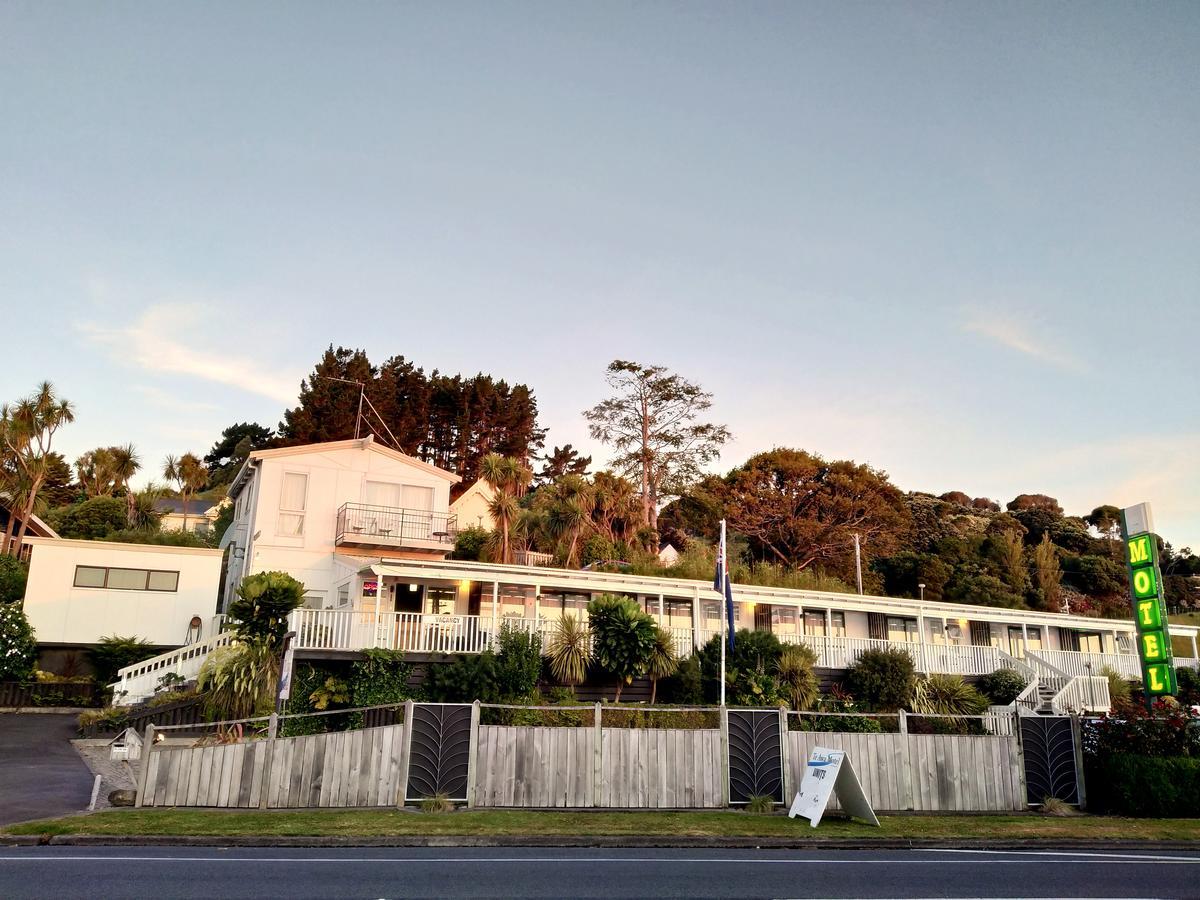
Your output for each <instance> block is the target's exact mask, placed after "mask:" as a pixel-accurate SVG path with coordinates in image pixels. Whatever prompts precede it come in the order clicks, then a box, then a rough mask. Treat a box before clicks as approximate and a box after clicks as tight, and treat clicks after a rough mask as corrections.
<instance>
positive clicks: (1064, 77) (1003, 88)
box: [0, 0, 1200, 549]
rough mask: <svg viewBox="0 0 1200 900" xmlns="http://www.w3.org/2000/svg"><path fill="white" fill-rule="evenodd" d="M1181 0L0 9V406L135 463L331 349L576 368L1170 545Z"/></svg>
mask: <svg viewBox="0 0 1200 900" xmlns="http://www.w3.org/2000/svg"><path fill="white" fill-rule="evenodd" d="M1198 58H1200V5H1197V4H1195V3H1192V2H1174V3H1172V2H1156V3H1143V4H1130V3H1099V2H1093V3H1086V4H1084V3H1071V4H1067V3H1058V4H1046V3H1021V2H1007V3H1002V4H983V3H975V2H963V3H932V2H930V3H915V4H913V3H907V4H906V3H875V4H868V3H855V2H850V3H832V2H814V3H764V2H758V3H723V4H709V3H701V2H686V3H633V4H627V3H621V2H616V0H611V2H604V3H586V2H575V3H569V4H563V3H510V2H489V3H480V4H470V3H424V4H409V3H369V2H357V3H349V4H340V3H339V4H331V3H324V4H319V3H303V2H286V3H240V2H239V3H230V2H226V3H220V2H214V3H191V4H187V3H178V2H167V3H158V4H146V3H105V4H95V3H82V2H76V3H72V2H61V3H53V4H50V3H40V2H23V0H7V2H5V3H3V4H0V211H2V213H3V216H2V218H0V223H2V224H0V308H2V312H0V323H2V325H0V333H3V335H4V345H5V354H4V356H5V365H4V366H3V367H2V368H0V398H3V399H9V400H12V399H16V398H18V397H20V396H22V395H24V394H27V393H29V392H30V391H31V390H32V389H33V388H34V386H35V385H36V384H37V383H38V382H40V381H41V380H43V379H46V378H48V379H50V380H51V381H53V382H54V384H55V385H56V386H57V388H58V390H59V391H60V392H61V394H62V395H64V396H66V397H68V398H69V399H70V400H71V401H72V402H73V403H74V404H75V406H76V408H77V411H78V417H77V420H76V422H75V424H73V425H71V426H69V428H67V429H65V430H64V431H63V432H61V434H60V437H59V438H58V440H57V441H56V445H57V449H60V450H61V451H62V452H63V453H64V454H66V456H67V458H68V460H73V459H74V458H75V457H76V456H77V455H78V454H79V453H81V452H83V451H84V450H86V449H89V448H91V447H94V446H97V445H103V444H113V443H125V442H128V441H132V442H133V443H134V444H135V445H136V446H137V448H138V450H139V452H140V453H141V455H142V457H143V458H144V460H145V462H146V470H147V473H148V474H156V473H157V470H159V469H160V467H161V465H162V462H161V461H162V458H163V457H164V456H165V455H166V454H167V453H175V454H179V453H181V452H184V451H188V450H191V451H195V452H198V453H203V452H205V451H207V449H208V448H209V447H210V446H211V445H212V444H213V443H214V441H215V440H216V439H217V437H218V435H219V433H220V430H221V429H222V428H223V427H224V426H226V425H228V424H230V423H232V422H238V421H259V422H262V423H264V424H271V425H274V424H276V423H278V421H279V420H280V418H281V415H282V412H283V410H284V408H285V407H286V406H288V405H290V404H292V403H294V400H295V396H296V393H297V390H298V387H299V383H300V380H301V379H302V378H303V377H304V376H305V375H306V374H307V373H308V372H309V371H310V370H311V369H312V367H313V365H314V364H315V362H316V361H317V359H318V358H319V356H320V354H321V352H322V351H323V350H324V349H325V348H326V347H327V346H328V345H330V344H333V345H345V346H351V347H362V348H364V349H365V350H367V352H368V354H369V355H370V357H371V358H372V359H373V360H375V361H382V360H383V359H385V358H387V357H388V356H391V355H393V354H403V355H404V356H406V357H407V358H409V359H411V360H413V361H414V362H416V363H417V364H419V365H422V366H424V367H425V368H426V369H427V370H428V369H432V368H438V369H440V370H442V371H450V372H459V371H461V372H464V373H474V372H476V371H484V372H488V373H491V374H493V375H495V376H497V377H503V378H506V379H508V380H509V381H519V382H525V383H527V384H529V385H530V386H531V387H533V388H534V390H535V392H536V395H537V397H538V401H539V406H540V409H541V424H542V425H544V426H545V427H547V428H548V429H549V435H548V445H552V444H559V445H561V444H565V443H572V444H574V445H575V446H577V447H584V448H586V449H588V450H589V451H591V452H594V453H595V455H596V458H597V461H598V462H602V461H603V460H604V459H605V458H606V452H605V450H604V448H602V447H598V446H596V445H595V444H594V443H593V442H591V441H590V440H589V438H588V435H587V428H586V422H585V421H584V419H583V416H582V410H583V409H585V408H586V407H589V406H591V405H593V404H594V403H596V402H597V401H599V400H600V399H602V398H603V397H604V396H605V384H604V378H603V376H604V368H605V366H606V365H607V364H608V362H609V361H611V360H612V359H614V358H624V359H634V360H637V361H641V362H646V363H656V364H660V365H664V366H667V367H669V368H671V369H672V370H675V371H678V372H679V373H681V374H683V375H684V376H686V377H688V378H690V379H692V380H694V381H698V382H699V383H701V384H702V385H703V386H704V387H705V388H706V389H708V390H710V391H712V393H713V395H714V401H713V407H712V410H711V415H712V418H713V420H715V421H719V422H724V423H726V424H727V425H728V426H729V428H730V429H731V431H732V432H733V433H734V435H735V440H734V441H733V442H732V443H730V444H729V445H728V446H727V447H726V448H725V451H724V453H723V454H722V458H721V460H720V462H719V464H718V465H717V468H718V469H720V470H725V469H728V468H731V467H733V466H735V465H738V464H740V463H741V462H743V461H745V459H746V458H747V457H749V456H750V455H751V454H753V453H755V452H758V451H761V450H765V449H770V448H771V447H775V446H790V447H801V448H804V449H807V450H810V451H813V452H816V453H820V454H822V455H825V456H828V457H833V458H850V459H854V460H857V461H860V462H868V463H870V464H871V465H873V466H876V467H878V468H881V469H883V470H886V471H887V472H888V473H889V475H890V476H891V477H892V479H893V480H894V481H895V482H896V483H897V484H898V485H899V486H900V487H902V488H904V489H911V490H924V491H930V492H934V493H941V492H944V491H949V490H961V491H965V492H966V493H968V494H970V495H971V496H988V497H992V498H995V499H997V500H999V501H1000V502H1002V503H1003V502H1006V501H1007V500H1009V499H1011V498H1012V497H1013V496H1015V495H1016V494H1018V493H1025V492H1030V493H1032V492H1038V493H1046V494H1050V495H1052V496H1054V497H1057V498H1058V499H1059V500H1060V501H1061V503H1062V504H1063V506H1064V507H1065V508H1066V510H1067V512H1068V513H1071V514H1077V515H1082V514H1086V513H1087V512H1088V511H1090V510H1091V509H1092V508H1093V507H1094V506H1096V505H1099V504H1101V503H1113V504H1116V505H1129V504H1132V503H1136V502H1141V501H1145V500H1148V501H1150V502H1151V503H1152V504H1153V506H1154V510H1155V515H1156V520H1157V527H1158V531H1159V532H1160V533H1161V534H1163V535H1164V536H1165V537H1166V538H1167V539H1168V540H1170V541H1171V542H1172V543H1173V544H1175V546H1177V547H1179V546H1188V545H1190V546H1192V547H1195V548H1197V549H1200V471H1198V469H1200V411H1198V405H1197V402H1196V398H1197V394H1198V391H1200V362H1198V361H1197V338H1198V336H1200V296H1198V287H1200V166H1197V164H1196V163H1197V159H1198V156H1197V153H1198V152H1200V65H1197V59H1198Z"/></svg>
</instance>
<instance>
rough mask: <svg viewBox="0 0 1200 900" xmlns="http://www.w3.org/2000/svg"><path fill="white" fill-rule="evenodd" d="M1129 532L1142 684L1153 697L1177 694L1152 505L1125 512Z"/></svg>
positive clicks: (1127, 557) (1127, 542)
mask: <svg viewBox="0 0 1200 900" xmlns="http://www.w3.org/2000/svg"><path fill="white" fill-rule="evenodd" d="M1121 519H1122V524H1123V529H1124V532H1125V561H1126V562H1127V563H1128V565H1129V589H1130V592H1131V593H1132V594H1133V619H1134V622H1135V623H1136V624H1137V642H1138V657H1139V658H1140V659H1141V662H1142V683H1143V684H1144V685H1145V688H1146V693H1147V694H1148V695H1150V696H1153V697H1159V696H1163V695H1167V694H1174V693H1175V692H1176V691H1177V690H1178V686H1177V684H1176V681H1175V659H1174V656H1173V654H1172V653H1171V632H1170V630H1169V628H1168V626H1167V604H1166V600H1165V599H1164V597H1163V588H1162V571H1161V570H1160V569H1159V567H1158V539H1157V538H1156V537H1155V536H1154V520H1153V519H1152V517H1151V515H1150V504H1149V503H1139V504H1138V505H1137V506H1131V507H1128V508H1127V509H1123V510H1121Z"/></svg>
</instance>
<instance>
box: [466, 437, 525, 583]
mask: <svg viewBox="0 0 1200 900" xmlns="http://www.w3.org/2000/svg"><path fill="white" fill-rule="evenodd" d="M479 473H480V477H482V478H483V480H484V481H486V482H487V483H488V484H489V485H490V486H491V488H492V499H491V500H489V501H488V512H489V513H491V516H492V521H493V522H495V524H496V527H495V532H494V533H496V534H498V535H499V537H498V544H499V546H498V547H497V548H496V549H497V550H498V551H499V557H500V559H499V561H500V562H502V563H508V562H512V540H511V532H512V529H513V525H514V522H515V521H516V519H517V517H518V515H519V514H520V508H521V507H520V503H519V502H518V501H517V498H518V497H519V496H520V494H521V493H522V492H523V491H524V489H525V487H527V486H528V485H529V482H530V481H531V480H532V479H533V473H532V472H531V471H530V470H529V469H527V468H526V467H525V466H523V465H521V463H520V462H519V461H518V460H516V459H513V458H512V457H511V456H501V455H500V454H499V453H489V454H488V455H487V456H485V457H484V458H483V459H482V461H481V462H480V465H479ZM493 555H495V554H493Z"/></svg>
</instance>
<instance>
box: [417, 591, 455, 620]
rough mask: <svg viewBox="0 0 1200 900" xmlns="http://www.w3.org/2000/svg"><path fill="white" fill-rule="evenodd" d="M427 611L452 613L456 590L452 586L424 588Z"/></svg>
mask: <svg viewBox="0 0 1200 900" xmlns="http://www.w3.org/2000/svg"><path fill="white" fill-rule="evenodd" d="M425 599H426V601H427V602H428V605H429V612H430V613H431V614H433V615H438V616H440V615H453V614H454V605H455V601H456V600H457V599H458V592H457V591H456V590H455V589H454V588H440V587H430V588H426V589H425Z"/></svg>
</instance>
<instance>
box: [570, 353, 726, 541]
mask: <svg viewBox="0 0 1200 900" xmlns="http://www.w3.org/2000/svg"><path fill="white" fill-rule="evenodd" d="M607 381H608V385H609V387H611V388H612V389H613V390H614V391H615V392H616V393H615V394H614V395H613V396H612V397H610V398H608V399H607V400H604V401H602V402H600V403H598V404H596V405H595V406H593V407H592V408H591V409H589V410H585V411H584V416H585V417H586V418H587V420H588V423H589V431H590V433H591V436H592V437H593V438H594V439H596V440H598V441H602V442H604V443H605V444H609V445H611V446H612V447H613V449H614V450H615V451H616V456H614V458H613V459H612V463H611V465H612V467H613V468H614V469H616V470H617V471H618V472H620V473H622V474H623V475H627V476H628V477H629V478H631V479H633V480H634V482H635V483H637V484H638V485H639V493H640V496H641V499H642V524H643V525H646V526H648V527H650V528H657V527H658V506H659V503H660V501H662V500H665V499H666V498H668V497H672V496H678V495H679V494H680V493H681V492H682V491H683V490H685V489H686V486H687V485H689V484H691V483H692V482H694V481H696V480H697V479H698V478H700V476H701V470H702V469H703V467H704V466H706V465H708V464H709V463H711V462H713V461H714V460H715V459H716V458H717V456H718V455H719V454H720V450H721V446H722V445H723V444H724V443H725V442H726V441H728V440H729V439H730V437H731V435H730V433H729V430H728V429H727V428H726V427H725V426H724V425H717V424H713V423H709V422H702V421H699V417H700V415H701V414H702V413H704V412H707V411H708V410H709V408H711V407H712V394H710V393H707V392H706V391H704V390H703V389H702V388H701V387H700V385H698V384H695V383H693V382H691V381H688V380H687V379H685V378H683V377H682V376H681V375H677V374H675V373H673V372H669V371H667V369H666V368H665V367H663V366H653V365H643V364H641V363H636V362H630V361H628V360H623V359H617V360H613V361H612V362H611V363H610V364H609V366H608V377H607Z"/></svg>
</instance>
